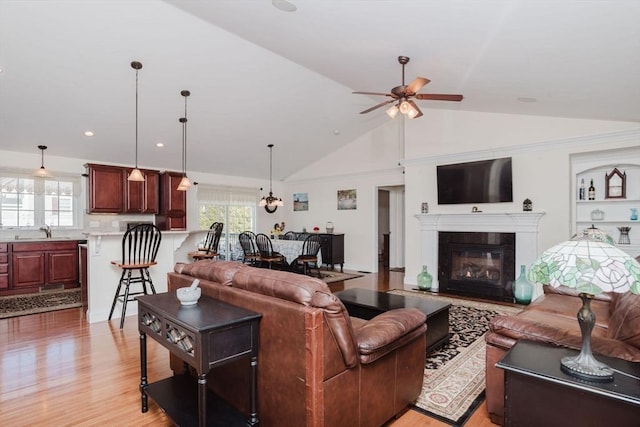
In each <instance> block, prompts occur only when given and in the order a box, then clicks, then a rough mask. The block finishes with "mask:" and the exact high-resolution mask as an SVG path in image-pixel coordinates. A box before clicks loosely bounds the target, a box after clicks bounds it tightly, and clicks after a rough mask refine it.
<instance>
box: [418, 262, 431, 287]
mask: <svg viewBox="0 0 640 427" xmlns="http://www.w3.org/2000/svg"><path fill="white" fill-rule="evenodd" d="M432 282H433V277H432V276H431V274H429V272H428V271H427V266H426V265H423V266H422V271H421V272H420V273H419V274H418V289H420V290H421V291H428V290H430V289H431V283H432Z"/></svg>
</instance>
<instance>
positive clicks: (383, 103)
mask: <svg viewBox="0 0 640 427" xmlns="http://www.w3.org/2000/svg"><path fill="white" fill-rule="evenodd" d="M392 102H395V99H390V100H388V101H384V102H381V103H380V104H378V105H374V106H373V107H371V108H367V109H366V110H364V111H360V114H367V113H368V112H370V111H373V110H375V109H376V108H380V107H382V106H383V105H387V104H391V103H392Z"/></svg>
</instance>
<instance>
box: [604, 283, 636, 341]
mask: <svg viewBox="0 0 640 427" xmlns="http://www.w3.org/2000/svg"><path fill="white" fill-rule="evenodd" d="M608 336H609V338H613V339H616V340H620V341H623V342H625V343H627V344H629V345H632V346H634V347H638V348H640V295H637V294H633V293H631V292H627V293H625V294H620V295H619V297H618V299H617V302H616V307H615V309H614V311H613V313H611V320H610V321H609V333H608Z"/></svg>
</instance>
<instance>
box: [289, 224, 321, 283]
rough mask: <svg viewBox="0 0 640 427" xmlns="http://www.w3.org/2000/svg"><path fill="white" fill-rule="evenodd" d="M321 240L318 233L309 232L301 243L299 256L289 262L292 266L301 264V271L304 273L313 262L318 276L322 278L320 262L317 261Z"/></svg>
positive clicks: (306, 272)
mask: <svg viewBox="0 0 640 427" xmlns="http://www.w3.org/2000/svg"><path fill="white" fill-rule="evenodd" d="M320 247H321V240H320V235H319V234H310V235H309V236H308V237H307V238H306V239H305V240H304V243H303V244H302V252H301V254H300V256H298V257H297V258H296V259H295V260H293V262H292V263H291V265H292V266H294V267H299V266H300V265H302V271H303V273H304V274H305V275H306V274H308V272H311V270H309V265H310V264H314V265H315V267H316V269H317V270H318V277H319V278H322V274H321V273H320V263H319V262H318V252H320Z"/></svg>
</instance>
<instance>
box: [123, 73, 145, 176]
mask: <svg viewBox="0 0 640 427" xmlns="http://www.w3.org/2000/svg"><path fill="white" fill-rule="evenodd" d="M131 68H133V69H134V70H136V167H135V168H134V169H133V170H132V171H131V173H130V174H129V176H128V177H127V180H129V181H144V175H142V172H141V171H140V169H138V71H139V70H140V69H141V68H142V63H141V62H138V61H133V62H132V63H131Z"/></svg>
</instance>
